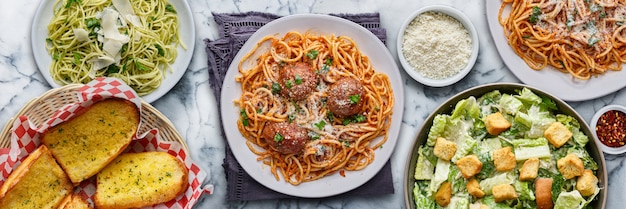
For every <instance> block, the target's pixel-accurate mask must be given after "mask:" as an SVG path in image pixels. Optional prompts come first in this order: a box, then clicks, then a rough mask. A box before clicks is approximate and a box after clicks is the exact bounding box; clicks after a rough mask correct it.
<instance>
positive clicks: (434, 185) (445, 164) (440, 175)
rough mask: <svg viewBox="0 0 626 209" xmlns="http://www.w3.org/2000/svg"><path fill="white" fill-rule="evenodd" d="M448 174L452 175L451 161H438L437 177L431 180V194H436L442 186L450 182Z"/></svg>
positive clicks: (429, 188)
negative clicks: (445, 182) (447, 181)
mask: <svg viewBox="0 0 626 209" xmlns="http://www.w3.org/2000/svg"><path fill="white" fill-rule="evenodd" d="M448 174H450V161H447V160H442V159H437V165H436V166H435V176H434V177H433V178H432V179H431V180H430V185H429V186H428V192H429V194H431V195H432V194H435V193H436V192H437V190H438V189H439V186H441V184H442V183H443V182H444V181H446V180H448Z"/></svg>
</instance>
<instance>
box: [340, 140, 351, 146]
mask: <svg viewBox="0 0 626 209" xmlns="http://www.w3.org/2000/svg"><path fill="white" fill-rule="evenodd" d="M341 142H342V143H343V146H345V147H350V142H349V141H348V140H341Z"/></svg>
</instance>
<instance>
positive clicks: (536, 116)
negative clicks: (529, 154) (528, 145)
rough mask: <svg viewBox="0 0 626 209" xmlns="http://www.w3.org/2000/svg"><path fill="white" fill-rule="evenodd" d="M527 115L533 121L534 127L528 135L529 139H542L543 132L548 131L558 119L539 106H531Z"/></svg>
mask: <svg viewBox="0 0 626 209" xmlns="http://www.w3.org/2000/svg"><path fill="white" fill-rule="evenodd" d="M527 114H528V116H529V117H530V120H531V121H532V126H531V127H530V130H528V132H527V133H526V136H527V137H528V138H539V137H542V136H543V132H544V131H545V130H546V129H548V127H549V126H550V125H551V124H552V123H554V122H556V119H555V118H554V117H553V116H552V115H551V114H550V112H549V111H542V110H541V108H539V106H537V105H533V106H531V107H530V108H529V109H528V112H527Z"/></svg>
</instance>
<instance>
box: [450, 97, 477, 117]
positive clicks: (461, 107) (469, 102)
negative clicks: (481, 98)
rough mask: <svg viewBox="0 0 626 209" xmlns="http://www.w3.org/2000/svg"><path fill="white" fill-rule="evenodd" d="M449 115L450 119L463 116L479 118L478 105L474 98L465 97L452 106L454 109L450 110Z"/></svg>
mask: <svg viewBox="0 0 626 209" xmlns="http://www.w3.org/2000/svg"><path fill="white" fill-rule="evenodd" d="M450 116H451V117H452V119H457V118H459V117H462V116H463V117H467V118H473V119H476V120H480V107H479V106H478V103H477V102H476V98H475V97H473V96H470V97H468V98H467V99H464V100H461V101H459V102H458V103H456V106H455V107H454V110H453V111H452V114H451V115H450Z"/></svg>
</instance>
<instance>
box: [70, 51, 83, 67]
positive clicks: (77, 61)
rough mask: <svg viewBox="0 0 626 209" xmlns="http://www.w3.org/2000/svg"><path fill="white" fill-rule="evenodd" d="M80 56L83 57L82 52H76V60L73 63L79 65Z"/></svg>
mask: <svg viewBox="0 0 626 209" xmlns="http://www.w3.org/2000/svg"><path fill="white" fill-rule="evenodd" d="M80 58H82V57H81V56H80V54H79V53H78V52H74V61H73V62H72V63H74V64H75V65H78V64H79V63H80Z"/></svg>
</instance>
